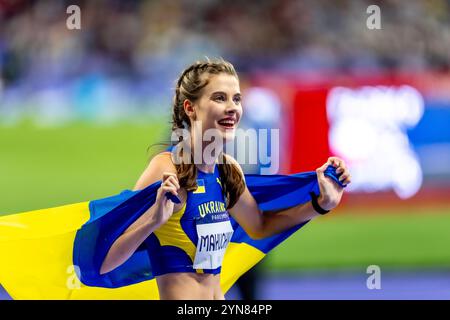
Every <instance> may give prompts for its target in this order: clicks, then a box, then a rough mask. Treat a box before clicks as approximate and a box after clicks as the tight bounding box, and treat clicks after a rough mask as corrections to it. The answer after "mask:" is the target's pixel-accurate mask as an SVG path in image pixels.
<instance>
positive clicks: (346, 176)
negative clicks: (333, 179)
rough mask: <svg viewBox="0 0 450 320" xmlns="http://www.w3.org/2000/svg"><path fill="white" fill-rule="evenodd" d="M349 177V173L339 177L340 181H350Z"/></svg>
mask: <svg viewBox="0 0 450 320" xmlns="http://www.w3.org/2000/svg"><path fill="white" fill-rule="evenodd" d="M349 177H350V174H349V173H348V172H347V173H343V174H341V176H340V177H339V181H344V180H346V179H348V178H349Z"/></svg>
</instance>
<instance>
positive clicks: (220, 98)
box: [214, 96, 225, 102]
mask: <svg viewBox="0 0 450 320" xmlns="http://www.w3.org/2000/svg"><path fill="white" fill-rule="evenodd" d="M214 100H216V101H222V102H223V101H225V97H224V96H216V97H215V98H214Z"/></svg>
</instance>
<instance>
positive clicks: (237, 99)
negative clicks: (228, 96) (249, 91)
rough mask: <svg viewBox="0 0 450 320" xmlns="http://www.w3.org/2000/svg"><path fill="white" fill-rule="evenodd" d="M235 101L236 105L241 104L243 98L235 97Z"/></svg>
mask: <svg viewBox="0 0 450 320" xmlns="http://www.w3.org/2000/svg"><path fill="white" fill-rule="evenodd" d="M233 100H234V103H235V104H239V103H241V100H242V99H241V97H239V96H237V97H234V99H233Z"/></svg>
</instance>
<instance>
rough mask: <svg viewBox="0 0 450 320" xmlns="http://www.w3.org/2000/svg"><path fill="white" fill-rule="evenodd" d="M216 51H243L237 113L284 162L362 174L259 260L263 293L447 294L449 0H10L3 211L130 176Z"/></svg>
mask: <svg viewBox="0 0 450 320" xmlns="http://www.w3.org/2000/svg"><path fill="white" fill-rule="evenodd" d="M71 4H77V5H79V6H80V8H81V30H68V29H67V27H66V19H67V17H68V16H69V15H68V14H67V13H66V8H67V6H68V5H71ZM371 4H376V5H378V6H379V7H380V9H381V26H382V29H381V30H369V29H368V28H367V26H366V20H367V18H368V16H369V14H368V13H367V12H366V9H367V7H368V6H369V5H371ZM205 56H208V57H219V56H221V57H224V58H225V59H227V60H229V61H231V62H232V63H233V64H234V65H235V66H236V68H237V70H238V72H239V74H240V78H241V87H242V88H241V89H242V91H243V94H244V116H245V119H244V126H247V127H258V128H280V134H281V138H282V143H281V146H282V151H283V152H282V154H281V155H282V157H281V162H280V172H281V173H293V172H299V171H310V170H314V169H315V168H316V167H318V166H319V165H321V164H322V163H323V161H324V160H325V159H326V158H327V157H328V156H330V155H337V156H340V157H342V158H344V159H345V160H346V161H347V163H348V165H349V166H350V168H351V171H352V174H353V176H354V179H353V183H352V185H351V186H350V187H349V188H348V190H347V191H348V192H347V193H346V194H345V195H344V199H343V203H342V204H341V206H340V207H339V208H338V209H337V210H335V212H333V213H332V214H330V215H328V216H326V217H323V218H321V219H317V220H315V221H314V222H312V223H310V224H308V225H307V226H306V227H305V228H303V229H302V230H301V231H299V232H298V233H297V234H295V235H294V236H293V237H291V238H290V239H289V240H287V241H286V242H285V243H283V244H282V245H281V246H280V247H279V248H277V249H276V250H274V252H272V253H271V254H270V255H269V256H268V257H267V258H266V259H265V260H264V261H263V262H262V264H261V265H259V266H258V270H259V272H258V273H257V275H259V276H258V282H257V284H258V286H257V289H256V298H263V299H264V298H266V299H383V298H384V299H402V298H403V299H429V298H434V299H450V250H449V244H450V1H448V0H433V1H425V0H423V1H422V0H412V1H406V0H405V1H349V0H348V1H342V0H341V1H324V0H321V1H317V0H316V1H312V0H310V1H309V0H308V1H297V0H282V1H276V0H263V1H194V0H184V1H137V0H133V1H118V0H109V1H106V0H104V1H101V0H97V1H45V0H43V1H26V0H16V1H14V0H0V177H1V178H0V194H1V196H0V199H1V200H0V214H11V213H16V212H22V211H28V210H33V209H39V208H47V207H52V206H58V205H62V204H67V203H75V202H80V201H85V200H90V199H98V198H102V197H106V196H110V195H113V194H117V193H119V192H120V191H121V190H123V189H131V188H133V186H134V183H135V181H136V180H137V178H138V177H139V175H140V174H141V172H142V171H143V169H144V168H145V166H146V164H147V160H148V158H149V157H150V156H151V155H152V154H153V153H154V152H156V151H158V150H155V149H154V148H151V149H150V150H149V151H147V148H148V146H149V145H151V144H152V143H156V142H161V141H164V140H167V138H168V134H169V129H170V126H169V124H168V123H169V120H170V105H171V98H172V91H173V88H174V81H175V79H176V78H177V76H178V74H179V73H180V72H181V70H183V68H184V67H185V66H186V65H188V64H190V63H192V62H193V61H195V60H198V59H202V58H204V57H205ZM370 265H377V266H379V267H380V268H381V285H382V288H381V290H369V289H368V288H367V287H366V280H367V278H368V276H369V274H367V273H366V270H367V267H368V266H370ZM0 296H1V297H3V298H7V295H6V293H3V294H0ZM228 297H229V298H231V299H237V298H239V297H240V295H239V292H238V291H237V289H236V288H233V289H232V290H231V292H230V293H229V295H228Z"/></svg>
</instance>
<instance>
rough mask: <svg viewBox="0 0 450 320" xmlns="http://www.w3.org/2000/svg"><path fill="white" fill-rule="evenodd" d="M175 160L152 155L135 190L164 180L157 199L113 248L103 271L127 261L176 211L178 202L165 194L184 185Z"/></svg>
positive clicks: (101, 272)
mask: <svg viewBox="0 0 450 320" xmlns="http://www.w3.org/2000/svg"><path fill="white" fill-rule="evenodd" d="M174 169H175V168H174V167H173V164H171V163H170V160H169V162H168V161H167V158H166V157H165V156H164V155H157V156H156V157H154V158H153V159H152V161H151V162H150V164H149V166H148V167H147V169H146V170H145V171H144V173H143V174H142V176H141V177H140V178H139V180H138V182H137V184H136V186H135V188H134V190H139V189H141V188H143V187H145V186H146V185H150V184H152V183H153V182H156V181H158V180H160V179H161V178H160V177H161V176H162V177H163V178H162V183H161V187H160V188H159V189H158V193H157V196H156V201H155V203H154V204H153V205H152V206H151V207H150V208H149V209H148V210H147V211H146V212H145V213H144V214H143V215H141V216H140V217H139V218H138V219H137V220H136V221H135V222H133V223H132V224H131V225H130V226H129V227H128V228H127V229H126V230H125V231H124V232H123V233H122V234H121V235H120V237H119V238H117V240H116V241H115V242H114V243H113V244H112V246H111V248H110V249H109V251H108V253H107V255H106V257H105V260H104V261H103V264H102V266H101V268H100V274H104V273H107V272H109V271H112V270H114V269H115V268H117V267H118V266H120V265H122V264H123V263H124V262H125V261H127V260H128V259H129V258H130V256H131V255H132V254H133V253H134V252H135V251H136V249H137V248H138V247H139V246H140V245H141V244H142V242H144V240H145V239H147V237H148V236H149V235H150V234H151V233H152V232H153V231H155V230H156V229H158V228H159V227H160V226H161V225H162V224H164V223H165V222H166V221H167V220H168V219H169V218H170V216H171V215H172V213H173V212H174V203H173V202H172V201H171V200H169V199H168V198H167V197H166V196H165V194H166V192H171V193H172V194H174V195H178V190H179V188H180V185H179V183H178V179H177V175H176V170H175V172H174Z"/></svg>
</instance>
